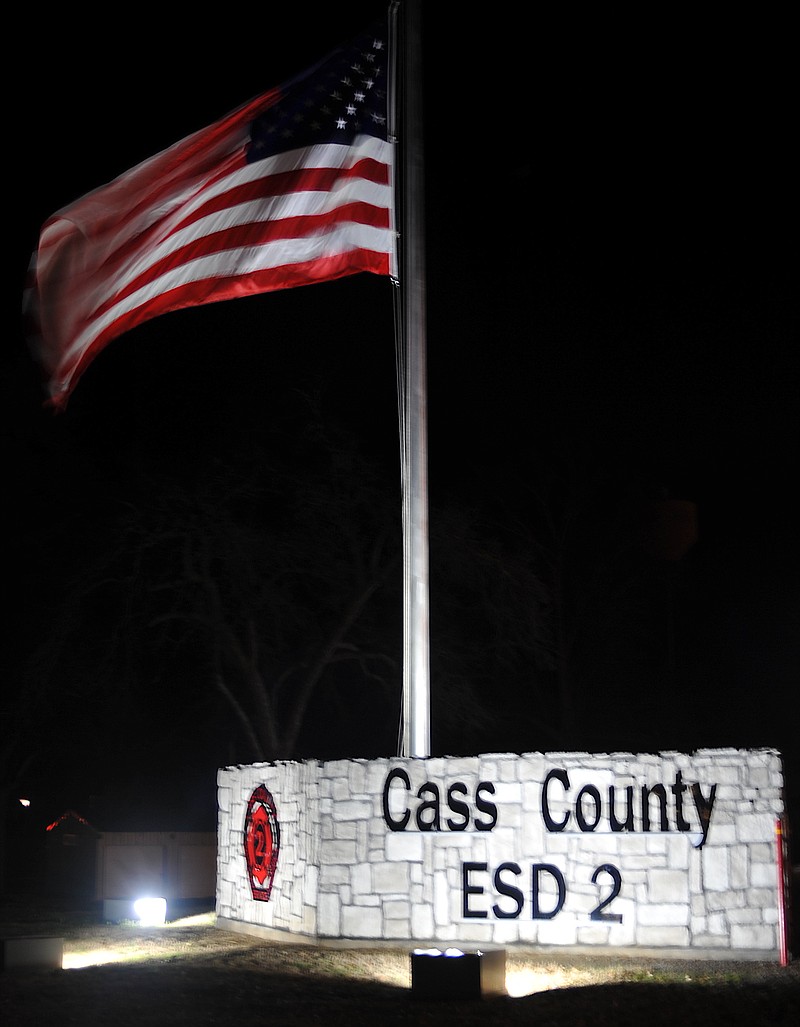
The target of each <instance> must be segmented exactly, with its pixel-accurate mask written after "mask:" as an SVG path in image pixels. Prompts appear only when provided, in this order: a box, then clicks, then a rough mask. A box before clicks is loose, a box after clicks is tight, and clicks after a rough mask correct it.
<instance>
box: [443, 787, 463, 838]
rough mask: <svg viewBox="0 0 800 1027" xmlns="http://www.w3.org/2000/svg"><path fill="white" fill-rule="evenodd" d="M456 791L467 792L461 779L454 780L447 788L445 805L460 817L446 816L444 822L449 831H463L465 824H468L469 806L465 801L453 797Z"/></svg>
mask: <svg viewBox="0 0 800 1027" xmlns="http://www.w3.org/2000/svg"><path fill="white" fill-rule="evenodd" d="M456 793H458V794H459V795H466V794H467V786H466V785H465V784H464V783H463V781H456V782H455V783H454V784H451V785H450V787H449V788H448V789H447V805H448V806H449V808H450V809H451V810H452V812H453V813H457V814H458V815H459V816H460V817H461V818H462V819H461V820H460V821H458V820H453V819H452V818H451V817H448V818H447V821H446V823H447V826H448V827H449V828H450V830H451V831H465V830H466V828H467V824H469V806H468V805H467V804H466V802H462V801H461V800H460V799H457V798H456V797H455V796H456Z"/></svg>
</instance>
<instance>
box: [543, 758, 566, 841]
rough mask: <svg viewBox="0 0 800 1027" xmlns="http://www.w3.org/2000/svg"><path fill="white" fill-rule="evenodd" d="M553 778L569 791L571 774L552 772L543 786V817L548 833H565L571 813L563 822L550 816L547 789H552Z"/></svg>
mask: <svg viewBox="0 0 800 1027" xmlns="http://www.w3.org/2000/svg"><path fill="white" fill-rule="evenodd" d="M553 778H555V780H556V781H560V782H561V784H562V785H563V786H564V790H565V791H569V774H568V773H567V772H566V770H551V771H550V772H549V773H548V775H547V777H546V778H545V779H544V783H543V785H542V817H543V819H544V824H545V827H546V828H547V830H548V831H563V830H564V828H565V827H566V826H567V822H568V821H569V813H566V814H565V815H564V819H563V820H562V821H561V822H558V821H556V820H553V818H552V817H551V816H550V805H549V803H548V801H547V789H548V788H549V787H550V781H551V780H553Z"/></svg>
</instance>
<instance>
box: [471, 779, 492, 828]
mask: <svg viewBox="0 0 800 1027" xmlns="http://www.w3.org/2000/svg"><path fill="white" fill-rule="evenodd" d="M484 791H486V792H491V793H492V795H494V785H493V784H492V782H491V781H480V782H479V783H478V787H477V788H476V789H475V805H476V806H477V807H478V809H479V810H480V812H481V813H485V814H486V815H487V816H488V817H489V818H490V819H489V820H478V818H477V817H476V818H475V829H476V830H477V831H491V830H492V829H493V828H494V826H495V824H496V823H497V806H495V804H494V803H493V802H485V801H484V799H483V796H482V795H481V792H484Z"/></svg>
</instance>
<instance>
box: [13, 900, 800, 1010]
mask: <svg viewBox="0 0 800 1027" xmlns="http://www.w3.org/2000/svg"><path fill="white" fill-rule="evenodd" d="M0 914H2V919H3V933H4V934H6V935H7V936H8V935H9V934H54V935H56V936H59V937H63V939H64V967H65V969H62V970H26V971H16V972H12V971H6V972H5V973H3V974H0V1023H3V1024H4V1025H8V1027H34V1025H35V1027H40V1025H43V1024H47V1025H48V1027H60V1025H68V1024H80V1025H91V1027H95V1025H97V1027H105V1025H106V1024H107V1025H109V1027H132V1025H134V1024H136V1025H147V1027H176V1025H188V1024H192V1025H193V1027H201V1025H205V1024H208V1025H211V1024H213V1025H222V1027H225V1025H228V1024H230V1025H237V1027H239V1025H241V1024H243V1023H247V1024H250V1023H254V1024H261V1023H264V1024H267V1023H268V1024H270V1027H300V1025H301V1024H302V1025H303V1027H305V1025H307V1024H326V1025H327V1027H336V1025H340V1024H341V1025H344V1024H347V1025H350V1027H355V1025H359V1024H369V1025H370V1027H394V1025H420V1027H424V1025H427V1024H431V1025H433V1024H435V1025H436V1027H448V1025H450V1024H458V1025H459V1027H473V1025H475V1027H477V1025H481V1027H491V1025H494V1024H508V1025H515V1024H537V1025H547V1027H561V1025H569V1027H581V1025H583V1024H586V1025H589V1024H591V1025H592V1027H605V1025H612V1024H613V1027H627V1025H631V1027H632V1025H640V1024H644V1025H646V1027H657V1025H662V1024H670V1025H672V1024H675V1025H680V1027H693V1025H701V1024H702V1027H709V1025H712V1024H717V1023H720V1024H726V1027H761V1025H762V1024H763V1025H764V1027H767V1025H769V1027H774V1025H778V1027H782V1025H786V1027H788V1025H790V1024H791V1025H792V1027H794V1025H795V1024H796V1023H800V964H798V963H797V962H792V963H791V964H790V965H789V966H788V967H781V966H780V964H779V963H777V962H769V963H767V962H763V963H762V962H745V963H742V962H737V963H729V962H710V961H697V960H695V961H686V960H670V959H645V958H640V957H636V958H617V957H613V956H592V957H589V956H575V957H572V958H565V957H564V955H563V954H559V955H558V957H557V958H555V957H553V956H552V955H549V954H546V953H542V952H541V951H532V950H518V949H508V950H507V953H506V969H507V978H506V979H507V988H508V995H507V996H502V997H488V998H482V999H481V998H478V999H473V1000H461V1001H448V1002H435V1001H420V1000H419V999H417V998H415V997H414V995H413V993H412V991H411V987H410V984H411V980H410V959H409V952H408V950H407V949H395V948H388V947H374V946H369V945H368V944H364V945H363V946H360V947H351V946H336V947H332V946H319V945H308V944H297V943H291V942H289V943H287V942H284V941H282V940H281V941H279V942H276V941H266V940H264V939H261V938H254V937H252V936H249V935H243V934H237V933H231V932H229V931H224V930H221V929H220V928H217V927H216V925H215V921H214V917H213V914H208V913H207V914H205V915H201V916H194V917H186V918H184V919H180V920H176V921H173V922H170V923H168V924H166V925H164V926H162V927H157V928H152V927H151V928H143V927H140V926H139V925H138V924H135V923H130V922H128V923H121V924H105V923H101V922H98V920H97V916H96V914H92V913H86V914H76V913H63V914H59V913H53V912H52V911H51V912H50V913H47V914H35V915H33V916H31V915H28V914H25V915H23V914H22V913H21V912H20V911H14V910H9V909H5V910H0Z"/></svg>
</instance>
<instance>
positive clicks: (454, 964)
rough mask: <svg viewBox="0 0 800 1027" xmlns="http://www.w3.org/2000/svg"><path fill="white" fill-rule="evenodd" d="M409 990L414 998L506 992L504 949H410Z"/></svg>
mask: <svg viewBox="0 0 800 1027" xmlns="http://www.w3.org/2000/svg"><path fill="white" fill-rule="evenodd" d="M411 994H412V997H413V998H415V999H427V1000H437V1001H444V1000H446V1001H450V1002H452V1001H460V1000H463V999H472V998H482V997H483V996H485V995H505V994H506V953H505V950H504V949H495V950H493V951H490V952H460V953H459V954H458V955H446V954H445V953H444V952H442V951H441V950H437V949H434V950H427V951H418V952H412V953H411Z"/></svg>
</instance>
